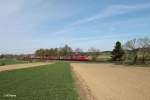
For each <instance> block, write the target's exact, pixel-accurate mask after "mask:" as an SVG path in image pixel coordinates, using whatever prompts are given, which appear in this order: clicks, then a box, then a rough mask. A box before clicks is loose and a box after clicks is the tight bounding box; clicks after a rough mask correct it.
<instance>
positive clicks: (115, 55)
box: [111, 41, 124, 61]
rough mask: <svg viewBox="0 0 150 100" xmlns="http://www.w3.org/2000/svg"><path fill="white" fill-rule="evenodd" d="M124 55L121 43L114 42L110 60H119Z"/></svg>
mask: <svg viewBox="0 0 150 100" xmlns="http://www.w3.org/2000/svg"><path fill="white" fill-rule="evenodd" d="M123 55H124V50H123V49H122V46H121V43H120V42H119V41H118V42H116V45H115V48H114V49H113V51H112V56H111V57H112V60H113V61H117V60H119V61H121V60H122V57H123Z"/></svg>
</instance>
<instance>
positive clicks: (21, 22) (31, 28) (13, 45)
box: [0, 0, 150, 54]
mask: <svg viewBox="0 0 150 100" xmlns="http://www.w3.org/2000/svg"><path fill="white" fill-rule="evenodd" d="M140 37H150V1H149V0H0V53H17V54H20V53H33V52H34V51H35V50H36V49H38V48H52V47H61V46H64V45H65V44H68V45H70V46H72V47H73V48H77V47H79V48H82V49H83V50H87V49H88V48H90V47H96V48H98V49H100V50H102V51H103V50H111V49H112V48H113V46H114V43H115V42H116V41H121V42H122V43H125V42H126V41H127V40H130V39H133V38H140Z"/></svg>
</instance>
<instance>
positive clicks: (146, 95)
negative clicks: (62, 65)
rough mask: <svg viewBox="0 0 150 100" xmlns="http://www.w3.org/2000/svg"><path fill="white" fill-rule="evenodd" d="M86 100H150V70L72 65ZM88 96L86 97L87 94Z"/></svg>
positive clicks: (96, 65) (114, 66)
mask: <svg viewBox="0 0 150 100" xmlns="http://www.w3.org/2000/svg"><path fill="white" fill-rule="evenodd" d="M71 65H72V69H73V71H74V73H75V75H76V77H77V81H79V83H80V84H79V85H81V86H82V87H80V88H83V89H79V90H80V91H81V90H82V91H81V92H80V91H79V92H80V93H81V94H80V95H81V96H85V98H86V99H85V100H150V68H149V67H135V66H130V67H129V66H128V67H127V66H123V65H114V64H87V63H72V64H71ZM83 92H85V93H83Z"/></svg>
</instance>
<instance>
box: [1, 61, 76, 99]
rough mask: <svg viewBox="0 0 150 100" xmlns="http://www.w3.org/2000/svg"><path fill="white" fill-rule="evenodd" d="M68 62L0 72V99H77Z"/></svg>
mask: <svg viewBox="0 0 150 100" xmlns="http://www.w3.org/2000/svg"><path fill="white" fill-rule="evenodd" d="M77 99H78V95H77V93H76V91H75V88H74V82H73V78H72V75H71V69H70V65H69V63H65V62H58V63H55V64H49V65H43V66H39V67H34V68H26V69H18V70H13V71H4V72H1V73H0V100H77Z"/></svg>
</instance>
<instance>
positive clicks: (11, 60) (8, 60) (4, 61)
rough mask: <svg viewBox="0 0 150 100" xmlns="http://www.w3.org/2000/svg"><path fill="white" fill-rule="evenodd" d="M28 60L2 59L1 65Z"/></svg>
mask: <svg viewBox="0 0 150 100" xmlns="http://www.w3.org/2000/svg"><path fill="white" fill-rule="evenodd" d="M23 63H27V61H22V60H16V59H0V66H2V65H11V64H23Z"/></svg>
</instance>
